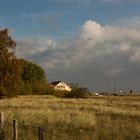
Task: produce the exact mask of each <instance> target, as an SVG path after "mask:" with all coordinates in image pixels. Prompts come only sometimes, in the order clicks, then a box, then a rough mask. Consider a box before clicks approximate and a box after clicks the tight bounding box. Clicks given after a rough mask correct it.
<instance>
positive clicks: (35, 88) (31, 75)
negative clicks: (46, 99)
mask: <svg viewBox="0 0 140 140" xmlns="http://www.w3.org/2000/svg"><path fill="white" fill-rule="evenodd" d="M19 61H20V64H21V67H22V73H21V79H22V89H21V93H22V94H45V91H46V86H47V80H46V76H45V72H44V70H43V69H42V68H41V67H40V66H39V65H37V64H34V63H32V62H29V61H27V60H23V59H19ZM27 92H29V93H27Z"/></svg>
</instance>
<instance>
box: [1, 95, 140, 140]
mask: <svg viewBox="0 0 140 140" xmlns="http://www.w3.org/2000/svg"><path fill="white" fill-rule="evenodd" d="M0 112H4V114H5V131H6V137H7V139H6V140H11V139H12V120H13V119H16V120H18V123H19V140H36V139H37V127H38V126H41V127H44V128H45V139H46V140H136V139H138V140H139V139H140V138H138V134H140V96H110V97H107V96H94V97H92V98H88V99H62V98H55V97H52V96H22V97H21V96H20V97H18V98H13V99H3V100H0Z"/></svg>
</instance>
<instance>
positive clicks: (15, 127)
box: [13, 120, 18, 140]
mask: <svg viewBox="0 0 140 140" xmlns="http://www.w3.org/2000/svg"><path fill="white" fill-rule="evenodd" d="M13 140H18V122H17V120H13Z"/></svg>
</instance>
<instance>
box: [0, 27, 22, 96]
mask: <svg viewBox="0 0 140 140" xmlns="http://www.w3.org/2000/svg"><path fill="white" fill-rule="evenodd" d="M15 48H16V42H15V41H14V40H13V39H12V38H11V37H10V36H9V35H8V29H4V30H0V87H1V89H3V90H4V91H5V92H6V93H7V96H9V97H10V96H13V95H15V94H16V93H17V87H18V82H19V79H20V74H19V73H20V65H19V63H18V62H19V61H17V59H16V56H15Z"/></svg>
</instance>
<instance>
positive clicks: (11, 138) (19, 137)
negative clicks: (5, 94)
mask: <svg viewBox="0 0 140 140" xmlns="http://www.w3.org/2000/svg"><path fill="white" fill-rule="evenodd" d="M6 125H7V127H5V126H6ZM7 129H8V130H7ZM9 129H10V130H9ZM8 131H10V132H8ZM30 132H31V134H30V135H31V136H29V135H28V134H27V133H30ZM9 133H10V134H9ZM25 137H26V138H25ZM78 137H79V135H78ZM23 139H24V140H56V139H57V140H62V139H63V140H69V139H70V140H78V139H80V140H81V139H84V138H80V137H79V138H77V136H75V135H73V136H70V135H66V134H63V132H61V133H57V132H55V131H51V130H49V129H48V128H47V126H46V127H40V126H33V125H22V124H20V123H18V120H12V121H11V122H10V124H9V123H8V124H6V121H5V120H4V113H3V112H0V140H23Z"/></svg>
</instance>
